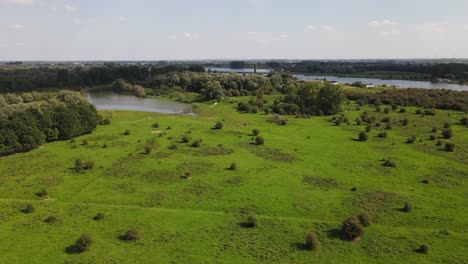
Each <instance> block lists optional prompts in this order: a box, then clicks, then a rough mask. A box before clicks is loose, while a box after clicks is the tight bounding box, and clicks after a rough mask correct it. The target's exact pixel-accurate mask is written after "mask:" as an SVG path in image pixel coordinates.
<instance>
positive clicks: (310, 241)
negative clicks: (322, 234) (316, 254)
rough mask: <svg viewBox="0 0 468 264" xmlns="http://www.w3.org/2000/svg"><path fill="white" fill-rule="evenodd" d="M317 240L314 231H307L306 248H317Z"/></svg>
mask: <svg viewBox="0 0 468 264" xmlns="http://www.w3.org/2000/svg"><path fill="white" fill-rule="evenodd" d="M318 245H319V241H318V239H317V235H316V234H315V233H308V234H307V235H306V248H307V249H308V250H317V248H318Z"/></svg>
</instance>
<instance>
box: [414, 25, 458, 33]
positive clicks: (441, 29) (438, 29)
mask: <svg viewBox="0 0 468 264" xmlns="http://www.w3.org/2000/svg"><path fill="white" fill-rule="evenodd" d="M458 29H460V27H457V26H453V25H449V24H447V23H429V24H422V25H418V26H416V31H419V32H424V33H448V32H457V31H458Z"/></svg>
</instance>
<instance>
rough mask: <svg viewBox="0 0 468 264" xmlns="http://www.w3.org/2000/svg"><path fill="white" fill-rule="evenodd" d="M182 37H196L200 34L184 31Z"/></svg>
mask: <svg viewBox="0 0 468 264" xmlns="http://www.w3.org/2000/svg"><path fill="white" fill-rule="evenodd" d="M184 37H185V38H188V39H197V38H200V35H198V34H197V33H184Z"/></svg>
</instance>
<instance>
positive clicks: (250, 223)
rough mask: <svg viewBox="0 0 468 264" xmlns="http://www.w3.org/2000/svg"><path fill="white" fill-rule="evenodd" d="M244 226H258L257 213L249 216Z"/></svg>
mask: <svg viewBox="0 0 468 264" xmlns="http://www.w3.org/2000/svg"><path fill="white" fill-rule="evenodd" d="M244 226H245V227H247V228H254V227H257V226H258V219H257V217H256V216H255V215H253V214H251V215H249V216H248V217H247V220H246V221H245V223H244Z"/></svg>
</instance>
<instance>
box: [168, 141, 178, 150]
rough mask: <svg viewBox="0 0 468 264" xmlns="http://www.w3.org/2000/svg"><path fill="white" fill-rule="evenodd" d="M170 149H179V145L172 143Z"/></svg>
mask: <svg viewBox="0 0 468 264" xmlns="http://www.w3.org/2000/svg"><path fill="white" fill-rule="evenodd" d="M169 149H172V150H176V149H178V147H177V144H175V143H172V144H171V145H169Z"/></svg>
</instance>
